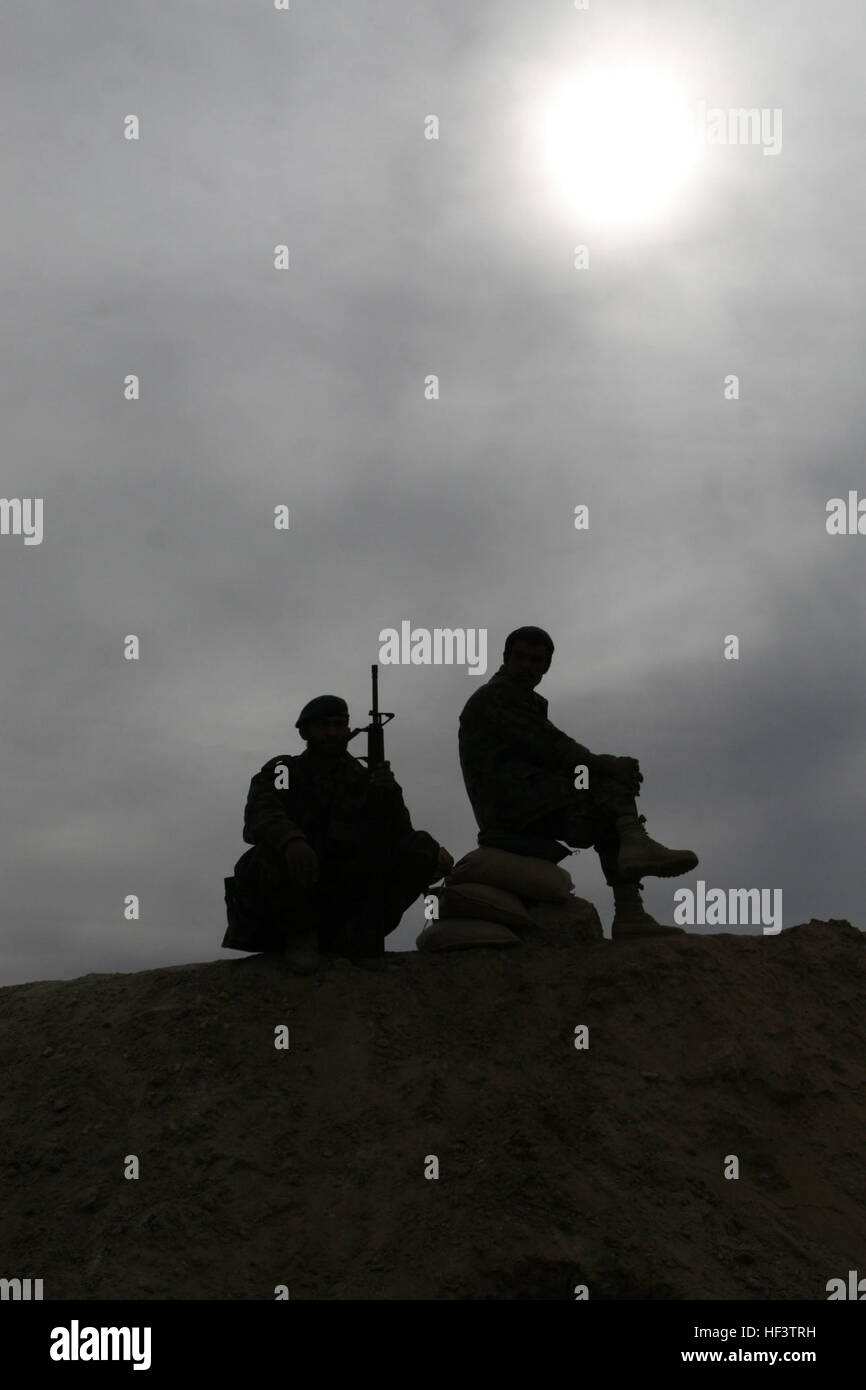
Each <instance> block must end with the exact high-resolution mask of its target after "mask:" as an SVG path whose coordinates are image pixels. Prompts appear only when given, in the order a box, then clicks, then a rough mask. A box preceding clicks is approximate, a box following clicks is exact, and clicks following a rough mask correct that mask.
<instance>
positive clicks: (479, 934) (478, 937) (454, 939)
mask: <svg viewBox="0 0 866 1390" xmlns="http://www.w3.org/2000/svg"><path fill="white" fill-rule="evenodd" d="M521 944H522V943H521V940H520V937H519V936H515V935H514V932H513V931H509V930H508V928H507V927H503V926H502V924H501V923H499V922H481V921H478V920H473V919H472V918H470V917H440V919H439V921H438V922H428V923H427V926H426V927H425V928H424V930H423V931H422V932H421V935H420V936H419V937H418V940H417V941H416V942H415V945H416V946H417V947H418V950H419V951H465V950H468V949H470V948H471V947H473V946H520V945H521Z"/></svg>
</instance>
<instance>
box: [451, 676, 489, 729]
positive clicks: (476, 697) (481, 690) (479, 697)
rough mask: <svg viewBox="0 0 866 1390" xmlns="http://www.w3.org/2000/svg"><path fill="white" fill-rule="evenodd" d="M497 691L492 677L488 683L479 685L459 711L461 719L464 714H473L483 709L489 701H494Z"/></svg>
mask: <svg viewBox="0 0 866 1390" xmlns="http://www.w3.org/2000/svg"><path fill="white" fill-rule="evenodd" d="M497 689H498V686H497V685H496V684H495V683H494V680H493V677H491V678H490V680H489V681H485V682H484V684H483V685H479V687H478V689H477V690H473V692H472V694H471V695H470V696H469V699H468V700H467V701H466V704H465V705H464V706H463V708H462V710H461V711H460V717H461V719H462V717H463V715H464V714H467V713H469V714H474V713H475V712H476V711H477V710H479V709H483V707H484V706H485V705H487V704H489V703H490V701H491V700H495V699H496V692H497Z"/></svg>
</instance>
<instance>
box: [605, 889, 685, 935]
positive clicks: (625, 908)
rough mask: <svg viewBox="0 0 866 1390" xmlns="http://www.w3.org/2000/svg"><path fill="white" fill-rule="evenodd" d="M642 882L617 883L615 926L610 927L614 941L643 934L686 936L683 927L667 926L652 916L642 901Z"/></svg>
mask: <svg viewBox="0 0 866 1390" xmlns="http://www.w3.org/2000/svg"><path fill="white" fill-rule="evenodd" d="M642 887H643V885H642V884H640V883H615V884H614V885H613V900H614V903H615V905H616V906H615V908H614V914H613V926H612V927H611V929H610V934H611V938H612V940H614V941H623V940H626V939H628V938H629V937H642V936H685V932H684V930H683V928H682V927H666V926H664V925H663V923H661V922H657V921H656V919H655V917H651V916H650V914H649V913H648V912H647V910H646V908H645V907H644V905H643V903H642V902H641V896H640V894H641V888H642Z"/></svg>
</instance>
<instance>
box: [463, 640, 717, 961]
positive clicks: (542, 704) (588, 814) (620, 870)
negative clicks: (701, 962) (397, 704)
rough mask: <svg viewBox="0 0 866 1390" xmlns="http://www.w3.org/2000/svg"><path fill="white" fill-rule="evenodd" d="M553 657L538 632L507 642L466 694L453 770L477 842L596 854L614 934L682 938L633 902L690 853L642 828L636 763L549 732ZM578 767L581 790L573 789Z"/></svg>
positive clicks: (551, 854)
mask: <svg viewBox="0 0 866 1390" xmlns="http://www.w3.org/2000/svg"><path fill="white" fill-rule="evenodd" d="M552 657H553V641H552V640H551V637H550V635H549V634H548V633H547V632H545V631H544V629H543V628H539V627H522V628H517V629H516V630H515V631H514V632H512V633H510V634H509V635H508V637H507V638H506V640H505V650H504V651H503V654H502V663H503V664H502V665H501V666H500V668H499V670H498V671H497V672H496V674H495V675H494V676H492V677H491V678H490V680H489V681H487V682H485V684H484V685H482V686H479V688H478V689H477V690H476V691H475V692H474V694H473V695H471V696H470V698H469V700H468V701H467V702H466V705H465V706H464V708H463V711H462V713H461V715H460V732H459V747H460V767H461V769H462V772H463V780H464V782H465V784H466V791H467V794H468V796H469V800H470V801H471V802H472V809H473V811H474V812H475V818H476V820H477V822H478V825H479V834H478V843H479V844H480V845H488V846H490V847H495V848H498V849H505V850H511V851H512V852H514V853H517V854H528V855H540V856H544V857H546V858H549V859H554V860H556V859H563V858H565V855H566V854H567V853H568V851H567V850H563V849H562V845H560V844H557V843H556V842H557V841H560V840H562V841H564V842H565V844H567V845H570V846H571V847H572V848H583V849H586V848H588V847H589V846H590V845H591V846H593V847H594V848H595V849H596V850H597V851H598V856H599V860H600V861H601V868H602V871H603V873H604V877H605V881H606V882H607V883H608V884H609V885H610V887H611V888H612V889H613V896H614V904H615V907H614V919H613V928H612V932H611V934H612V936H613V937H614V938H622V937H641V936H669V935H673V934H678V935H681V934H682V928H681V927H671V926H666V925H664V924H663V923H659V922H657V921H656V920H655V918H654V917H651V916H650V914H649V913H648V912H647V911H646V910H645V908H644V906H643V903H642V902H641V896H640V894H641V884H640V881H639V880H640V879H641V878H643V877H645V876H647V875H656V876H658V877H660V878H671V877H675V876H676V875H678V874H684V873H688V872H689V870H690V869H693V868H695V866H696V865H697V862H698V857H697V855H696V854H695V853H694V852H693V851H692V850H689V849H683V850H673V849H667V848H666V847H665V846H664V845H661V844H659V843H658V841H656V840H651V839H650V837H649V835H648V834H647V833H646V831H645V830H644V828H643V827H644V822H645V820H646V817H645V816H639V815H638V813H637V806H636V804H635V797H636V796H637V795H638V793H639V791H640V784H641V782H642V781H643V774H642V773H641V770H640V764H639V763H638V761H637V759H636V758H628V757H617V756H614V755H613V754H610V753H591V752H590V750H589V749H588V748H587V747H585V746H584V745H583V744H582V743H577V742H576V741H575V740H574V739H573V738H571V737H570V736H569V735H568V734H566V733H563V731H562V730H561V729H557V728H556V726H555V725H554V724H552V723H551V722H550V720H549V719H548V717H547V701H546V700H545V699H544V698H543V696H541V695H539V694H537V693H536V690H535V687H536V686H537V685H538V684H539V682H540V681H541V679H542V677H543V676H544V674H545V672H546V671H547V670H548V669H549V667H550V663H551V659H552ZM577 767H585V768H586V769H587V771H588V785H587V786H582V787H578V786H576V785H575V775H574V774H575V768H577Z"/></svg>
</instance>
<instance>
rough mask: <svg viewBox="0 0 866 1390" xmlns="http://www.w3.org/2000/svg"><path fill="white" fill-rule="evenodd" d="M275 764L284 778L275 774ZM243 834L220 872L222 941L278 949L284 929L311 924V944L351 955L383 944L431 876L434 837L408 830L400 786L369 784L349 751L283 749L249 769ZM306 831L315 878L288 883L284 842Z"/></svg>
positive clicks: (233, 946) (373, 950) (241, 948)
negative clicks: (327, 753) (226, 873)
mask: <svg viewBox="0 0 866 1390" xmlns="http://www.w3.org/2000/svg"><path fill="white" fill-rule="evenodd" d="M280 765H284V766H285V767H286V768H288V779H286V776H285V773H283V776H282V781H286V780H288V783H289V785H288V787H285V788H283V787H281V788H279V789H278V788H276V787H275V785H274V783H275V779H276V775H277V769H278V767H279V766H280ZM243 838H244V840H245V841H246V843H247V844H249V845H252V846H253V848H252V849H249V850H247V851H246V853H245V854H243V855H241V858H240V859H239V860H238V862H237V864H236V865H235V868H234V875H233V876H232V877H231V878H227V879H225V889H226V906H227V909H228V923H229V925H228V929H227V931H226V934H225V936H224V937H223V941H222V945H223V946H225V947H229V948H231V949H233V950H238V951H282V950H283V949H284V947H285V945H286V942H287V940H288V937H289V934H290V933H291V932H292V931H293V929H294V930H298V931H302V930H305V929H307V928H309V927H310V926H312V925H315V927H316V929H317V935H318V945H319V949H320V950H321V951H323V952H325V953H327V952H329V951H330V952H332V953H333V952H338V953H340V954H346V955H350V956H353V957H354V956H358V955H367V954H371V955H375V954H377V953H379V954H380V953H381V951H382V940H383V937H385V936H388V935H389V934H390V933H391V932H392V931H394V930H395V928H396V927H397V926H398V925H399V922H400V918H401V917H402V915H403V913H404V912H405V910H406V908H407V907H409V906H410V905H411V904H412V903H413V902H414V901H415V899H416V898H417V897H418V896H419V894H420V893H422V892H423V891H424V889H425V888H426V887H427V886H428V884H430V883H432V882H434V881H435V879H436V878H437V877H438V876H439V875H438V871H437V868H436V861H437V857H438V853H439V845H438V844H437V842H436V841H435V840H434V839H433V838H432V836H430V835H428V834H427V832H426V831H424V830H413V828H412V821H411V818H410V816H409V812H408V810H407V809H406V806H405V804H404V801H403V796H402V793H401V791H400V789H399V787H397V786H395V787H394V788H388V787H371V786H370V784H369V780H368V774H367V772H366V770H365V769H364V768H362V766H361V764H360V763H359V762H358V761H357V760H356V759H355V758H353V757H352V756H351V754H349V753H348V752H347V753H346V754H345V755H344V756H343V757H342V758H337V759H334V760H327V759H322V758H315V757H313V756H312V755H311V754H310V752H309V750H307V751H305V752H304V753H301V754H300V755H298V756H297V757H291V756H289V755H287V754H282V755H280V756H278V757H276V758H272V759H271V760H270V762H267V763H265V765H264V767H263V768H262V769H261V770H260V771H259V772H258V773H257V774H256V776H255V777H253V779H252V781H251V783H250V790H249V795H248V796H247V803H246V810H245V813H244V829H243ZM298 838H301V839H305V840H307V842H308V843H309V844H310V845H311V846H312V848H313V849H314V850H315V852H316V854H317V856H318V859H319V878H318V881H317V882H316V883H315V884H312V885H302V884H296V883H293V882H291V880H290V879H289V874H288V869H287V866H286V862H285V857H284V851H285V848H286V845H287V844H288V843H289V842H290V841H291V840H294V839H298Z"/></svg>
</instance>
